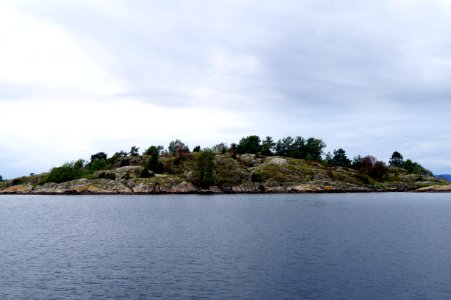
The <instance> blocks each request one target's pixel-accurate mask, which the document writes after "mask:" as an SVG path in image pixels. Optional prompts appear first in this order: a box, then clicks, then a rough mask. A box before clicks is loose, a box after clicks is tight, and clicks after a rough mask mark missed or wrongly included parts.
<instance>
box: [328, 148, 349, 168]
mask: <svg viewBox="0 0 451 300" xmlns="http://www.w3.org/2000/svg"><path fill="white" fill-rule="evenodd" d="M332 164H333V165H334V166H341V167H349V166H351V160H349V159H348V157H347V156H346V152H345V150H343V149H342V148H339V149H338V150H334V156H333V157H332Z"/></svg>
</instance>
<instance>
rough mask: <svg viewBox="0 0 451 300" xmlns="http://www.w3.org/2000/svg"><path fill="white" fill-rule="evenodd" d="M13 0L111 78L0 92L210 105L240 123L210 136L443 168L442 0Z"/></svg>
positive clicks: (446, 32) (445, 24) (0, 92)
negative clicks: (306, 145) (317, 142)
mask: <svg viewBox="0 0 451 300" xmlns="http://www.w3.org/2000/svg"><path fill="white" fill-rule="evenodd" d="M11 3H12V5H14V7H15V8H16V9H18V10H20V11H21V12H25V13H26V14H28V15H29V16H32V17H33V18H35V19H36V20H39V21H40V22H44V23H46V24H49V26H52V27H53V28H57V29H58V30H61V31H62V32H64V33H65V34H67V35H68V36H70V37H71V39H72V40H73V41H75V42H76V44H77V45H78V46H79V47H80V48H81V49H82V50H83V51H84V53H86V55H87V56H88V57H89V58H90V59H91V61H92V63H93V64H95V66H96V67H97V68H98V69H100V70H102V71H104V72H105V73H106V74H108V76H111V77H112V78H113V79H114V82H118V83H119V84H118V85H120V88H118V89H119V90H111V91H107V92H105V93H101V94H98V93H96V92H93V91H91V90H90V89H85V87H84V86H79V89H78V88H77V86H75V87H65V86H58V85H55V86H50V87H46V88H42V87H40V88H36V86H38V85H36V84H30V83H23V84H21V85H20V87H19V86H17V85H16V86H14V85H11V83H6V82H4V83H2V81H1V80H0V101H6V100H13V99H18V98H27V99H28V98H30V97H32V96H39V97H40V98H46V97H50V98H57V97H58V95H62V94H64V93H66V95H71V96H74V95H78V96H80V97H86V98H89V97H90V98H92V99H95V100H96V101H103V103H109V101H122V100H123V99H132V100H133V101H138V102H142V103H148V104H152V105H156V106H158V107H162V108H167V109H182V110H186V111H187V112H188V111H195V110H202V109H208V110H210V111H215V112H218V111H222V112H224V113H226V114H228V115H230V116H237V118H238V119H239V120H242V121H243V123H242V124H241V125H238V126H230V127H229V126H224V127H222V128H221V127H219V128H217V129H216V130H217V136H214V134H213V135H212V136H211V137H210V138H209V141H210V140H211V144H213V143H215V142H219V140H217V139H216V138H229V139H235V140H228V141H227V142H233V141H236V139H238V138H239V137H241V136H244V135H247V134H252V133H257V134H261V135H267V134H269V135H273V136H274V137H276V138H280V137H283V136H286V135H303V136H317V137H321V138H323V139H324V140H325V141H326V142H327V143H328V145H329V148H330V150H333V149H334V148H338V147H344V148H345V149H346V150H348V152H349V153H350V154H354V155H356V154H359V153H360V154H366V153H372V154H374V155H376V156H377V157H379V158H380V159H388V156H389V155H390V154H391V152H393V151H394V150H400V151H404V153H406V154H407V155H408V156H409V157H411V158H413V159H415V160H419V161H420V162H421V163H422V164H424V165H426V166H427V167H430V168H431V169H433V171H435V172H450V171H451V163H450V156H449V154H447V153H449V148H450V146H449V144H448V143H447V141H448V140H449V139H448V138H449V135H450V134H449V130H447V128H446V124H447V122H448V120H447V118H448V117H447V112H449V111H450V108H451V107H450V106H451V101H449V98H450V96H451V88H450V87H449V82H450V80H451V54H449V49H450V46H451V45H450V43H451V41H450V40H449V38H448V37H449V36H451V21H449V20H451V18H450V17H451V6H450V5H449V4H446V2H442V1H396V2H393V1H377V2H362V1H341V2H339V3H338V2H335V1H277V2H275V1H215V2H212V1H164V2H161V1H105V2H102V1H99V2H96V3H92V2H91V1H65V2H55V1H39V2H36V3H30V2H29V1H14V3H13V2H12V1H11ZM68 72H70V70H68ZM93 78H94V79H96V78H97V77H93ZM113 85H114V83H113ZM2 99H3V100H2ZM64 99H65V97H61V98H60V100H61V101H63V100H64ZM127 101H128V100H127ZM106 105H108V104H106ZM188 120H189V118H188ZM108 122H110V121H108ZM108 124H110V123H108ZM196 126H197V125H196ZM196 128H197V127H196ZM137 130H138V129H137ZM173 133H174V134H180V135H187V136H190V137H191V136H192V134H191V133H192V132H183V131H174V132H173ZM154 134H155V135H158V134H157V133H154ZM0 135H1V132H0ZM171 138H172V137H168V138H167V141H169V140H170V139H171ZM181 138H183V136H181ZM156 139H157V140H161V139H162V137H157V138H156ZM191 139H192V140H193V141H194V142H196V141H198V140H196V138H195V137H191ZM427 145H429V146H427ZM88 149H91V148H89V147H88ZM97 150H101V149H92V151H97ZM118 150H119V149H118ZM87 151H88V150H87ZM8 157H9V156H8ZM0 171H1V170H0Z"/></svg>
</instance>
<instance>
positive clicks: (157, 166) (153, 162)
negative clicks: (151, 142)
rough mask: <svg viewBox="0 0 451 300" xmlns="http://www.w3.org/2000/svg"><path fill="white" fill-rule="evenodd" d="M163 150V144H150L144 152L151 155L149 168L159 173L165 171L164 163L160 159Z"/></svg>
mask: <svg viewBox="0 0 451 300" xmlns="http://www.w3.org/2000/svg"><path fill="white" fill-rule="evenodd" d="M161 150H163V146H150V147H149V148H148V149H147V150H146V152H145V153H144V154H146V155H149V156H150V158H149V161H148V163H147V167H148V169H149V170H151V171H153V172H155V173H157V174H159V173H163V164H162V163H161V162H160V160H159V157H160V152H161ZM147 177H148V176H147Z"/></svg>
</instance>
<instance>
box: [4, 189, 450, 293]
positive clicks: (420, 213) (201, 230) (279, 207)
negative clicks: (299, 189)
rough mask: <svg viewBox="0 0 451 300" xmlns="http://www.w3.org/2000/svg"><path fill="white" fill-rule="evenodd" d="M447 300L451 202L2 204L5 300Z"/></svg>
mask: <svg viewBox="0 0 451 300" xmlns="http://www.w3.org/2000/svg"><path fill="white" fill-rule="evenodd" d="M158 297H161V298H179V299H202V298H208V299H232V298H233V299H300V298H305V299H351V298H357V299H387V298H388V299H390V298H393V299H424V298H428V299H450V298H451V195H450V194H403V193H395V194H390V193H389V194H338V195H336V194H327V195H215V196H197V195H190V196H171V195H168V196H63V197H61V196H0V299H98V298H100V299H106V298H108V299H149V298H158Z"/></svg>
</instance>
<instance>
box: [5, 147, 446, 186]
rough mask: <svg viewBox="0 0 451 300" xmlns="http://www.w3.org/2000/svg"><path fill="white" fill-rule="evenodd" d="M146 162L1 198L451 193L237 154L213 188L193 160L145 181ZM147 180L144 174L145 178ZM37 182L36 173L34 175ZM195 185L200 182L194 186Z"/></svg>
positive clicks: (219, 168) (408, 179)
mask: <svg viewBox="0 0 451 300" xmlns="http://www.w3.org/2000/svg"><path fill="white" fill-rule="evenodd" d="M144 161H145V159H141V160H137V164H141V165H132V166H125V167H111V168H109V169H105V170H100V171H97V172H95V174H93V175H92V176H91V178H90V179H87V178H82V179H76V180H72V181H67V182H63V183H51V182H49V183H45V184H39V181H38V180H37V179H36V176H35V177H22V178H21V180H19V181H17V180H16V181H15V182H13V181H7V182H2V183H0V194H162V193H163V194H165V193H177V194H178V193H306V192H382V191H425V192H431V191H448V192H449V191H451V185H446V184H445V182H444V181H441V180H439V179H436V178H434V177H430V176H419V175H415V174H409V173H407V172H406V171H405V170H402V169H399V168H392V167H390V168H389V170H388V173H387V175H386V176H385V178H384V179H383V180H379V181H377V180H374V179H371V178H368V176H364V175H362V174H361V173H360V172H359V171H356V170H353V169H348V168H342V167H327V166H325V165H323V164H320V163H317V162H313V161H306V160H301V159H292V158H283V157H258V156H255V155H249V154H246V155H240V156H238V157H237V158H232V157H231V156H230V155H227V154H223V155H215V157H214V167H213V174H214V182H215V183H214V185H211V186H209V187H208V188H205V187H204V188H201V187H199V186H196V182H197V180H196V176H197V170H196V156H195V154H193V156H191V157H188V158H185V159H184V160H174V159H173V158H162V163H163V164H164V165H165V173H164V174H152V173H150V174H149V175H148V177H147V178H141V177H143V172H142V171H143V170H144V169H145V168H144V166H143V163H142V162H144ZM144 177H146V176H144ZM38 178H39V175H38ZM197 185H198V184H197Z"/></svg>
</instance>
